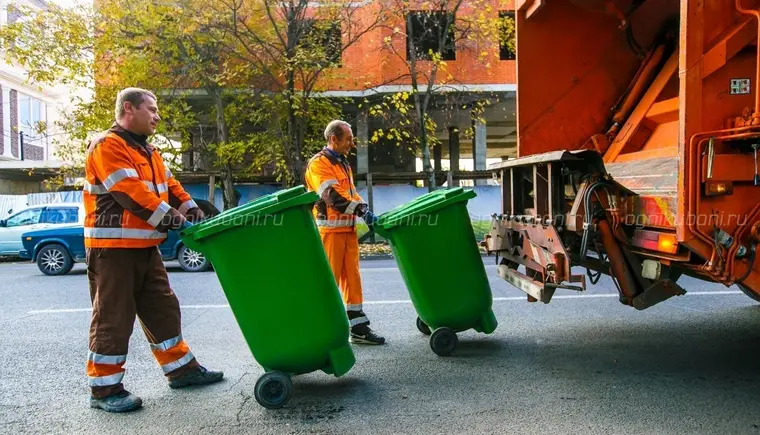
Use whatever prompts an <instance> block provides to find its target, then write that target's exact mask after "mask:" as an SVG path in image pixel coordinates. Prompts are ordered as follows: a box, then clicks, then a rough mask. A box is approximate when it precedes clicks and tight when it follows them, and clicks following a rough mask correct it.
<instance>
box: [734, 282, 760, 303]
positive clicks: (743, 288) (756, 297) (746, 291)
mask: <svg viewBox="0 0 760 435" xmlns="http://www.w3.org/2000/svg"><path fill="white" fill-rule="evenodd" d="M736 285H738V286H739V289H740V290H741V291H742V292H743V293H744V294H745V295H747V296H749V297H751V298H752V299H753V300H754V301H755V302H760V295H759V294H757V293H755V292H753V291H752V290H750V289H749V287H747V286H745V285H744V284H736Z"/></svg>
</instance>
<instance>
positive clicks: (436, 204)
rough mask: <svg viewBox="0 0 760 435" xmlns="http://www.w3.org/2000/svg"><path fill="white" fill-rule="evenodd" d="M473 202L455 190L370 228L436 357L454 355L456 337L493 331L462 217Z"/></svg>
mask: <svg viewBox="0 0 760 435" xmlns="http://www.w3.org/2000/svg"><path fill="white" fill-rule="evenodd" d="M475 196H476V193H475V192H474V191H472V190H464V189H462V188H461V187H457V188H453V189H441V190H436V191H433V192H430V193H428V194H425V195H422V196H420V197H418V198H416V199H414V200H413V201H410V202H408V203H406V204H403V205H401V206H399V207H396V208H395V209H393V210H391V211H389V212H387V213H383V214H382V215H381V216H379V217H378V221H377V222H376V224H375V225H374V230H375V232H376V233H377V234H378V235H380V236H382V237H383V238H385V239H386V240H387V241H388V243H389V244H390V246H391V249H392V251H393V254H394V257H395V258H396V263H397V264H398V266H399V270H400V271H401V275H402V277H403V279H404V282H405V284H406V286H407V289H408V290H409V294H410V296H411V300H412V304H413V305H414V308H415V309H416V311H417V315H418V317H417V328H418V329H419V330H420V332H422V333H423V334H426V335H430V348H431V349H432V350H433V352H435V353H436V354H437V355H440V356H446V355H450V354H451V353H453V352H454V350H455V349H456V346H457V344H458V338H457V335H456V334H457V332H462V331H466V330H469V329H474V330H475V331H478V332H481V333H485V334H490V333H492V332H493V331H495V330H496V326H497V321H496V317H495V316H494V313H493V311H492V304H493V296H492V292H491V286H490V284H489V282H488V276H487V275H486V270H485V266H484V265H483V260H482V258H481V255H480V251H479V249H478V246H477V241H476V240H475V234H474V231H473V227H472V222H471V220H470V215H469V213H468V212H467V201H468V200H470V199H472V198H474V197H475ZM431 331H432V333H431Z"/></svg>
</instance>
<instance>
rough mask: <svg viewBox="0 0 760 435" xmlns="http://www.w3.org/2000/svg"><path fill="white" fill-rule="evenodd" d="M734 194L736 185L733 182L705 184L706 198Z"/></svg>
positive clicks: (709, 182)
mask: <svg viewBox="0 0 760 435" xmlns="http://www.w3.org/2000/svg"><path fill="white" fill-rule="evenodd" d="M732 193H734V183H732V182H731V181H707V182H705V196H721V195H731V194H732Z"/></svg>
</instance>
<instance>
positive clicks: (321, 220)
mask: <svg viewBox="0 0 760 435" xmlns="http://www.w3.org/2000/svg"><path fill="white" fill-rule="evenodd" d="M325 139H326V140H327V146H326V147H325V148H324V149H322V150H321V151H320V152H318V153H317V154H316V155H314V157H312V158H311V160H310V161H309V163H308V166H307V169H306V185H307V187H308V188H309V190H312V191H314V192H316V193H318V194H319V200H317V202H316V203H315V204H314V210H313V213H314V217H315V219H316V222H317V227H318V229H319V234H320V236H321V237H322V243H323V244H324V247H325V252H326V253H327V258H328V260H329V261H330V267H331V268H332V271H333V274H334V275H335V279H336V281H337V282H338V284H339V286H340V291H341V294H342V296H343V302H344V303H345V305H346V314H347V315H348V320H349V324H350V327H351V334H350V339H349V340H350V341H351V342H352V343H360V344H383V343H385V339H384V338H383V337H381V336H379V335H377V334H376V333H374V332H373V331H372V329H370V327H369V324H370V322H369V319H368V318H367V315H366V314H365V313H364V310H363V309H362V302H363V296H362V282H361V276H360V274H359V239H358V237H357V234H356V219H357V218H363V219H364V221H365V222H366V223H367V224H368V225H369V226H370V228H372V225H374V224H375V222H376V220H377V218H376V217H375V215H374V214H373V213H372V212H371V211H370V210H369V206H368V205H367V203H365V202H364V200H363V199H362V198H361V197H360V196H359V194H358V193H357V191H356V186H354V180H353V173H352V171H351V165H350V164H349V163H348V160H347V159H346V156H347V155H348V153H349V152H350V151H351V148H352V147H354V146H355V143H354V135H353V133H352V132H351V125H350V124H348V123H347V122H344V121H339V120H335V121H332V122H330V123H329V124H328V125H327V128H326V129H325Z"/></svg>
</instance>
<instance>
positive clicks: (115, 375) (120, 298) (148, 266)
mask: <svg viewBox="0 0 760 435" xmlns="http://www.w3.org/2000/svg"><path fill="white" fill-rule="evenodd" d="M87 276H88V278H89V281H90V297H91V300H92V321H91V324H90V344H89V347H90V353H89V355H90V356H89V357H88V367H87V368H88V375H89V376H90V386H91V389H92V396H93V397H98V398H100V397H105V396H109V395H111V394H115V393H118V392H120V391H122V390H124V386H123V384H122V383H121V382H120V380H121V377H123V373H124V370H123V369H122V367H121V366H122V365H123V364H124V362H125V360H126V355H127V348H128V346H129V339H130V337H131V335H132V329H133V326H134V323H135V316H137V317H138V318H139V320H140V323H141V325H142V329H143V331H144V333H145V336H146V338H147V339H148V341H149V342H150V344H151V350H152V352H153V354H154V356H155V357H156V360H157V361H158V363H159V365H161V366H162V368H164V372H165V375H166V376H167V377H168V378H169V379H173V378H176V377H179V376H182V375H184V374H186V373H188V372H190V371H193V370H197V369H198V367H199V364H198V362H197V361H196V360H195V358H194V357H193V356H192V354H191V353H190V351H189V347H188V346H187V345H186V344H185V343H184V340H183V339H182V331H181V324H180V323H181V315H180V308H179V301H178V300H177V297H176V295H175V294H174V292H173V291H172V289H171V287H170V286H169V277H168V275H167V274H166V268H165V267H164V263H163V261H162V259H161V254H160V252H159V250H158V247H152V248H139V249H126V248H88V249H87ZM183 356H184V357H185V358H184V359H185V360H182V358H181V357H183ZM174 367H176V368H174ZM170 369H171V371H169V372H167V370H170ZM93 379H95V381H93ZM109 379H110V381H109ZM98 380H99V381H100V382H98ZM115 381H119V382H118V383H113V382H115ZM109 384H110V385H109Z"/></svg>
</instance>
